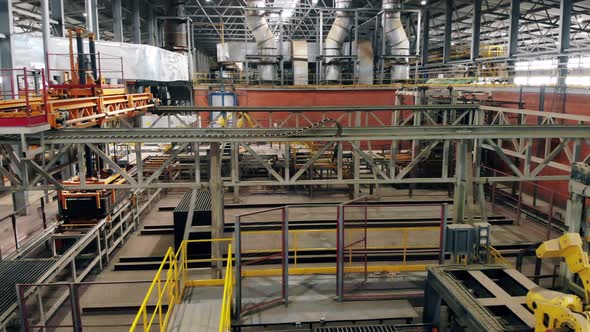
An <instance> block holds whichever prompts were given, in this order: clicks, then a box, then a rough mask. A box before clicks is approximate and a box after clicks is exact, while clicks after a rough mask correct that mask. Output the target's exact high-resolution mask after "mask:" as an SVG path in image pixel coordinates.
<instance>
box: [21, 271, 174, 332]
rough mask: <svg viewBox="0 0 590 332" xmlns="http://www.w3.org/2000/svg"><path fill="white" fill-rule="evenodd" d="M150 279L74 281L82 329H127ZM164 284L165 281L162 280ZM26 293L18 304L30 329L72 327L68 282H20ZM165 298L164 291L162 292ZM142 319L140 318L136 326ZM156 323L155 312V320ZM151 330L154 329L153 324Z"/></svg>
mask: <svg viewBox="0 0 590 332" xmlns="http://www.w3.org/2000/svg"><path fill="white" fill-rule="evenodd" d="M150 283H151V282H149V281H145V282H143V281H140V282H113V283H79V284H73V287H74V292H75V293H74V294H76V298H75V301H74V302H75V303H76V305H75V307H76V308H77V309H76V310H77V311H78V313H79V317H80V322H79V323H80V326H81V327H82V328H83V329H84V331H109V332H112V331H128V330H129V328H130V327H131V323H132V322H133V320H134V318H135V315H136V314H137V310H138V308H139V307H140V305H141V303H142V301H143V299H144V297H145V294H146V293H147V290H148V288H149V286H150ZM161 286H162V287H164V282H162V283H161ZM20 287H21V289H22V291H21V294H24V295H25V299H24V301H21V304H22V306H23V308H24V315H25V318H26V321H27V323H28V326H29V328H30V329H33V330H34V329H37V328H51V331H72V330H73V329H74V322H73V317H74V315H72V310H74V309H72V293H71V290H70V285H67V284H43V285H37V286H28V285H22V286H20ZM164 299H165V300H166V295H164ZM156 301H157V292H154V293H152V296H151V298H150V300H149V301H148V307H150V306H154V305H155V304H156ZM142 324H143V322H142V321H140V323H139V326H138V327H139V328H142ZM152 326H156V327H157V326H158V315H156V318H155V321H154V324H153V325H152ZM152 330H156V328H155V327H153V328H152Z"/></svg>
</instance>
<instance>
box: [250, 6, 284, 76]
mask: <svg viewBox="0 0 590 332" xmlns="http://www.w3.org/2000/svg"><path fill="white" fill-rule="evenodd" d="M265 6H266V4H265V0H248V7H249V8H264V7H265ZM246 24H247V25H248V29H249V30H250V32H251V33H252V35H253V36H254V40H256V44H257V45H258V55H260V56H264V55H271V56H269V57H261V58H260V65H259V66H258V72H259V75H260V81H262V82H272V81H274V77H275V72H276V55H277V41H276V39H275V36H274V34H273V33H272V31H271V30H270V26H269V25H268V21H267V20H266V17H265V16H264V10H252V9H249V10H248V11H247V15H246Z"/></svg>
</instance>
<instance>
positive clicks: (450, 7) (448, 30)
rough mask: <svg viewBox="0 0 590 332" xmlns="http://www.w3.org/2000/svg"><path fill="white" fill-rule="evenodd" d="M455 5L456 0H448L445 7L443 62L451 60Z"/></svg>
mask: <svg viewBox="0 0 590 332" xmlns="http://www.w3.org/2000/svg"><path fill="white" fill-rule="evenodd" d="M454 7H455V1H454V0H446V7H445V10H446V11H445V38H444V43H443V62H449V61H450V60H451V47H452V44H451V35H452V33H453V11H454Z"/></svg>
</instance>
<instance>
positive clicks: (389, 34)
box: [382, 0, 410, 81]
mask: <svg viewBox="0 0 590 332" xmlns="http://www.w3.org/2000/svg"><path fill="white" fill-rule="evenodd" d="M399 7H400V4H399V0H383V7H382V9H383V11H384V14H383V30H384V34H385V37H386V38H387V42H388V43H389V55H392V56H397V57H396V58H394V59H393V60H392V61H391V80H392V81H398V80H407V79H409V78H410V65H409V61H408V58H407V57H404V56H409V55H410V41H409V40H408V36H407V35H406V31H405V30H404V25H403V24H402V21H401V13H400V12H399V11H396V10H399Z"/></svg>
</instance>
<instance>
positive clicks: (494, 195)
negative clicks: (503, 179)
mask: <svg viewBox="0 0 590 332" xmlns="http://www.w3.org/2000/svg"><path fill="white" fill-rule="evenodd" d="M494 177H496V170H494ZM495 208H496V182H495V181H494V182H492V211H493V210H494V209H495Z"/></svg>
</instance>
